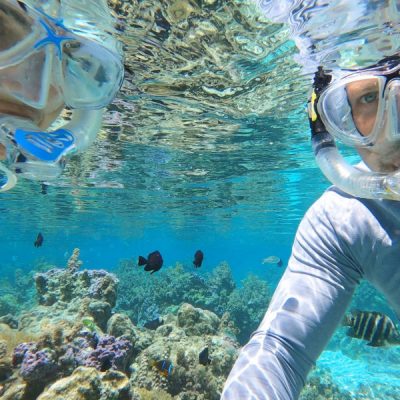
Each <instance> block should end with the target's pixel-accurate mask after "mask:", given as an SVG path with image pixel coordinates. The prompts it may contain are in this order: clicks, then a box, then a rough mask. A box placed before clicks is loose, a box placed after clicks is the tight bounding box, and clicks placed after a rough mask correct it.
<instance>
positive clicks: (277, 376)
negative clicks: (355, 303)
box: [221, 187, 400, 400]
mask: <svg viewBox="0 0 400 400" xmlns="http://www.w3.org/2000/svg"><path fill="white" fill-rule="evenodd" d="M362 278H365V279H367V280H369V281H370V282H371V283H372V284H373V285H374V286H375V287H376V288H377V289H378V290H380V291H381V292H382V293H383V294H384V295H385V296H386V298H387V300H388V301H389V303H390V304H391V306H392V307H393V308H394V311H395V312H396V313H397V315H400V313H399V311H400V202H397V201H386V200H383V201H375V200H365V199H357V198H354V197H351V196H349V195H346V194H344V193H343V192H341V191H339V190H338V189H337V188H335V187H332V188H330V189H328V190H327V191H326V192H325V193H324V194H323V195H322V196H321V198H320V199H319V200H317V201H316V202H315V203H314V204H313V206H312V207H311V208H310V209H309V210H308V212H307V213H306V215H305V216H304V218H303V220H302V222H301V223H300V226H299V228H298V231H297V234H296V238H295V241H294V244H293V249H292V255H291V257H290V260H289V263H288V267H287V269H286V271H285V273H284V275H283V277H282V279H281V281H280V282H279V285H278V287H277V289H276V291H275V293H274V295H273V298H272V300H271V303H270V305H269V308H268V310H267V313H266V314H265V317H264V319H263V321H262V322H261V324H260V326H259V328H258V330H257V331H256V332H254V334H253V335H252V337H251V339H250V341H249V343H248V344H247V345H246V346H245V347H244V348H243V349H242V351H241V353H240V355H239V358H238V359H237V361H236V363H235V365H234V367H233V369H232V371H231V373H230V375H229V377H228V380H227V382H226V384H225V387H224V391H223V393H222V397H221V399H222V400H264V399H268V400H278V399H279V400H293V399H297V398H298V396H299V394H300V391H301V389H302V388H303V386H304V383H305V380H306V377H307V374H308V372H309V371H310V369H311V367H312V366H313V365H314V364H315V361H316V359H317V358H318V356H319V355H320V353H321V352H322V350H323V349H324V347H325V346H326V344H327V343H328V341H329V339H330V337H331V336H332V334H333V332H334V330H335V328H336V327H337V326H338V324H339V323H340V321H341V320H342V318H343V315H344V313H345V311H346V308H347V306H348V305H349V303H350V300H351V296H352V294H353V292H354V289H355V287H356V285H357V284H358V282H359V281H360V280H361V279H362Z"/></svg>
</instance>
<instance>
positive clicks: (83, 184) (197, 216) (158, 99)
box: [0, 1, 400, 399]
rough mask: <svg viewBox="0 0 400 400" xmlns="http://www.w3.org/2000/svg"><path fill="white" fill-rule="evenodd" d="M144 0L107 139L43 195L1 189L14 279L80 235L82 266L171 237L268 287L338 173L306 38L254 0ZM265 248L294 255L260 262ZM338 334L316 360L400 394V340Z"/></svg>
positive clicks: (175, 258) (8, 274) (339, 377)
mask: <svg viewBox="0 0 400 400" xmlns="http://www.w3.org/2000/svg"><path fill="white" fill-rule="evenodd" d="M139 3H140V6H139V5H138V4H136V3H135V4H133V3H132V4H131V3H129V2H126V3H124V2H115V4H120V5H121V4H123V5H124V7H123V8H119V7H117V6H115V10H116V13H117V15H118V16H119V19H120V24H121V27H120V32H119V34H120V36H121V39H122V40H123V41H124V44H125V51H126V65H127V67H128V68H127V76H126V81H125V83H124V87H123V89H122V91H121V93H120V95H119V96H118V98H117V99H116V100H115V101H114V102H113V104H112V105H110V107H109V109H108V111H107V114H106V116H105V122H104V125H103V129H102V132H101V133H100V134H99V138H98V140H97V141H96V143H95V145H94V146H93V147H92V148H91V149H90V150H89V151H88V153H87V154H85V155H84V156H82V157H81V158H76V159H73V160H72V161H71V163H70V164H69V165H68V167H67V170H66V173H65V175H64V177H63V178H62V179H61V180H60V181H59V182H56V183H50V184H49V186H48V188H47V191H46V193H45V194H43V193H41V190H42V189H41V186H40V184H38V183H35V182H28V181H21V182H20V183H19V184H18V186H17V187H16V188H15V189H14V190H12V191H10V192H7V193H5V194H2V196H1V200H0V207H1V214H0V215H1V217H0V218H1V220H0V221H1V224H2V229H1V231H0V239H1V240H0V251H1V253H0V254H1V256H0V268H1V272H2V278H3V279H7V278H9V279H10V280H11V282H13V279H14V272H15V271H16V270H17V269H21V270H22V271H23V272H22V274H24V275H25V276H26V277H28V276H29V274H30V273H31V272H32V271H35V270H36V269H37V268H38V267H39V265H43V264H46V265H51V266H56V267H61V268H64V267H65V265H66V264H67V261H68V259H69V258H70V257H71V255H72V252H73V250H74V249H75V248H77V247H78V248H79V249H80V259H81V260H82V261H83V268H89V269H105V270H107V271H114V272H115V271H118V268H119V267H120V264H121V262H123V261H129V262H131V263H132V265H133V267H132V268H134V267H136V264H135V263H136V261H137V258H138V256H139V255H142V256H147V254H149V253H150V252H152V251H154V250H159V251H160V252H161V254H162V255H163V258H164V266H163V268H162V270H163V271H164V270H165V271H172V270H173V268H174V267H175V265H176V264H177V263H178V264H182V265H183V266H184V268H185V271H189V272H194V270H193V267H192V261H193V254H194V252H195V251H196V250H197V249H202V250H203V252H204V255H205V257H204V261H203V265H202V267H201V269H200V270H197V271H196V273H198V274H199V275H200V276H201V277H205V276H207V274H208V273H212V272H213V271H215V268H216V267H217V266H218V265H220V264H221V263H222V262H227V263H228V264H229V266H230V268H231V271H232V276H233V278H234V281H235V283H236V284H237V286H238V287H240V286H241V281H242V280H243V279H245V278H247V277H248V276H249V275H250V274H253V275H255V276H257V277H258V278H259V279H260V280H262V281H263V282H267V284H268V286H269V288H270V292H271V293H272V291H273V289H274V287H275V286H276V284H277V282H278V281H279V278H280V277H281V275H282V273H283V271H284V268H285V266H286V265H287V261H288V258H289V256H290V252H291V246H292V242H293V238H294V235H295V232H296V229H297V226H298V224H299V222H300V220H301V218H302V216H303V215H304V213H305V211H306V210H307V208H308V207H309V206H310V205H311V204H312V203H313V202H314V201H315V200H316V199H317V198H318V197H319V196H320V194H321V193H322V192H323V191H324V190H325V189H326V188H327V187H328V186H329V183H328V182H327V181H326V180H325V178H324V177H323V176H322V174H321V173H320V171H319V169H318V168H317V167H316V165H315V162H314V159H313V156H312V153H311V147H310V143H309V132H308V121H307V117H306V113H305V112H304V110H305V107H306V102H307V96H308V91H309V83H310V75H309V74H307V73H305V72H304V71H302V70H301V68H300V67H299V64H298V63H297V62H296V61H295V60H296V57H298V56H299V51H298V50H296V46H295V43H294V42H293V40H291V38H290V36H289V34H290V32H289V30H288V29H287V27H285V26H283V25H281V24H273V23H271V22H268V21H267V20H266V19H265V17H264V16H263V15H262V14H261V13H260V11H257V10H258V9H257V7H256V6H255V4H254V3H252V2H250V1H229V2H219V1H217V2H212V1H210V2H205V4H200V2H198V3H194V2H193V4H192V2H188V3H185V2H183V3H179V4H180V5H181V7H182V9H181V10H180V11H181V12H182V13H183V14H179V13H178V12H177V11H176V10H175V11H174V12H175V14H171V13H172V11H173V10H172V11H171V7H172V2H168V4H169V8H168V7H167V6H166V5H165V4H167V3H165V2H164V3H163V2H160V3H158V2H139ZM189 3H190V4H191V6H190V7H191V9H190V7H189V8H188V6H187V4H189ZM267 3H268V2H267ZM176 4H178V2H176ZM182 4H186V6H183V5H182ZM199 4H200V5H199ZM135 7H137V8H135ZM176 7H178V6H176ZM185 7H186V8H185ZM178 8H179V7H178ZM122 10H123V11H122ZM157 10H161V11H160V13H161V14H157V12H158V11H157ZM182 10H183V11H182ZM193 10H194V11H193ZM150 11H152V12H150ZM156 11H157V12H156ZM185 12H186V13H187V15H186V18H184V17H180V16H179V15H185ZM160 15H163V16H164V19H162V18H161V17H160ZM133 16H134V17H135V18H134V19H132V18H133ZM157 16H158V17H157ZM156 17H157V18H156ZM133 20H134V21H135V22H134V23H133V22H132V21H133ZM165 21H168V23H169V24H173V23H175V25H174V26H175V28H174V29H172V28H170V27H169V28H168V26H167V23H166V22H165ZM150 22H151V23H150ZM201 32H203V33H201ZM375 33H376V32H375V31H374V32H373V34H375ZM188 43H189V44H190V46H189V45H188ZM188 48H189V50H188ZM38 232H41V233H42V234H43V236H44V243H43V245H42V246H41V247H39V248H35V247H34V246H33V242H34V241H35V239H36V236H37V234H38ZM268 256H278V257H280V258H281V259H282V261H283V267H281V268H279V267H277V266H276V265H272V264H271V265H269V264H263V263H262V260H263V259H264V258H266V257H268ZM124 276H125V275H124ZM152 278H153V276H150V275H149V276H147V277H146V278H145V279H148V280H150V279H152ZM144 282H145V285H146V281H144ZM32 287H33V281H32ZM1 290H3V293H5V289H4V288H3V289H1V288H0V294H1ZM7 290H8V289H7ZM266 301H267V300H266ZM379 301H380V300H377V301H376V307H379V306H380V305H381V303H380V302H379ZM173 305H174V306H175V305H177V304H171V306H173ZM373 305H374V303H372V304H371V303H369V304H368V308H371V307H372V306H373ZM265 306H266V305H265ZM366 306H367V305H366ZM372 308H373V307H372ZM264 310H265V307H264V308H263V306H262V305H260V308H259V311H260V313H261V314H262V313H263V312H264ZM261 314H260V315H261ZM134 322H137V321H134ZM337 335H338V336H337V338H336V339H334V340H333V341H334V343H333V344H330V347H329V348H328V349H327V351H325V352H324V353H323V354H322V356H321V358H320V360H319V362H318V367H319V368H321V369H326V368H329V369H330V374H331V376H332V382H333V383H335V384H337V385H338V387H339V388H340V389H341V390H347V391H349V392H350V393H351V394H352V396H353V398H377V399H378V398H379V399H380V398H387V399H389V398H396V396H397V392H396V390H399V387H400V382H398V366H397V365H398V361H399V356H400V354H399V353H398V352H397V351H396V350H392V349H390V350H386V349H385V350H382V349H375V348H367V346H365V343H353V344H352V346H354V347H351V346H350V350H348V349H349V346H348V343H347V342H346V343H347V344H346V343H342V341H343V340H344V338H345V335H344V333H343V331H340V332H338V333H337ZM338 343H339V344H338ZM355 347H356V348H357V351H356V350H355ZM344 348H345V349H347V350H346V351H344V350H343V349H344ZM349 352H350V355H351V356H352V357H349ZM382 358H383V359H384V361H383V362H378V361H377V360H379V359H382ZM385 384H386V386H388V387H389V389H390V393H389V392H383V391H382V389H379V388H380V387H381V386H380V385H385ZM360 385H361V386H360ZM396 388H397V389H396ZM389 389H387V390H389ZM382 393H384V394H382ZM363 396H364V397H363ZM391 396H392V397H391ZM399 396H400V395H399ZM397 398H398V397H397Z"/></svg>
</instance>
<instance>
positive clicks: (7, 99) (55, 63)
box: [0, 0, 123, 191]
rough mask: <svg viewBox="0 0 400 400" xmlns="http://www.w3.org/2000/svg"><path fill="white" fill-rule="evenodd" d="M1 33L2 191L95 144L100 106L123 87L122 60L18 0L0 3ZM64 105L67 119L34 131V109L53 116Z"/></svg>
mask: <svg viewBox="0 0 400 400" xmlns="http://www.w3.org/2000/svg"><path fill="white" fill-rule="evenodd" d="M0 37H1V41H0V145H1V146H2V148H5V151H6V161H5V164H6V165H0V174H3V177H2V179H0V191H5V190H8V189H10V188H11V187H12V186H14V185H15V183H16V176H17V175H20V176H24V177H26V178H30V179H36V180H48V179H52V178H55V177H57V176H58V175H59V174H60V173H61V171H62V170H63V168H64V165H65V161H66V159H67V158H68V157H69V156H70V155H71V154H73V153H79V152H81V151H83V150H85V149H86V148H87V146H88V145H89V144H90V143H92V142H93V141H94V139H95V137H96V134H97V132H98V131H99V129H100V126H101V120H102V112H103V108H104V107H105V106H106V105H107V104H109V103H110V102H111V101H112V99H113V98H114V96H115V94H116V93H117V91H118V90H119V88H120V86H121V84H122V80H123V65H122V60H121V58H120V56H119V55H118V54H117V53H115V54H114V53H113V52H111V51H110V50H108V49H106V48H105V47H103V46H101V45H100V44H99V43H98V42H96V41H92V40H87V39H85V38H84V37H83V36H81V35H77V34H75V33H73V32H71V31H70V30H68V29H67V28H66V27H65V26H64V25H63V23H62V20H58V19H54V18H52V17H49V16H48V15H46V14H44V13H43V12H42V11H41V10H39V9H34V8H31V7H29V6H28V5H26V4H25V3H24V2H21V1H14V0H10V1H2V0H0ZM13 104H15V108H13V107H12V105H13ZM10 105H11V106H10ZM65 105H66V106H69V107H70V108H71V109H72V119H71V121H70V122H69V123H67V124H66V125H64V126H63V127H61V128H60V129H57V130H53V131H43V129H41V128H39V126H38V125H37V124H36V123H38V120H37V118H36V116H37V115H36V114H38V112H39V111H40V112H41V113H43V114H49V111H50V114H51V115H53V114H55V111H56V110H58V111H57V114H58V113H59V107H60V106H61V107H62V106H65ZM4 107H6V108H4ZM7 107H8V108H7ZM10 107H11V108H10ZM24 107H25V108H24ZM17 108H18V110H21V109H24V110H27V111H25V112H20V111H16V109H17ZM32 116H35V117H32ZM55 117H56V115H55V116H54V118H55ZM54 118H52V119H54ZM50 122H51V121H50Z"/></svg>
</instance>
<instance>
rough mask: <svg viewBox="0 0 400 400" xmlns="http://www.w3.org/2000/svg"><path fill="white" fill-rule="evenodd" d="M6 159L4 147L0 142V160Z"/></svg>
mask: <svg viewBox="0 0 400 400" xmlns="http://www.w3.org/2000/svg"><path fill="white" fill-rule="evenodd" d="M5 159H6V148H5V147H4V146H3V145H2V144H0V160H5Z"/></svg>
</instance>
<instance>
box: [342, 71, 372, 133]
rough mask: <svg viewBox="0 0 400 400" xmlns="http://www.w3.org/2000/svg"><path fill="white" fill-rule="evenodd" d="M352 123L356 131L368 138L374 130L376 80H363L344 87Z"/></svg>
mask: <svg viewBox="0 0 400 400" xmlns="http://www.w3.org/2000/svg"><path fill="white" fill-rule="evenodd" d="M346 92H347V99H348V101H349V103H350V107H351V112H352V115H353V121H354V124H355V125H356V128H357V130H358V131H359V132H360V133H361V134H362V135H363V136H368V135H369V134H370V133H371V132H372V131H373V128H374V125H375V122H376V117H377V113H378V106H379V103H378V102H379V81H378V79H374V78H371V79H364V80H360V81H355V82H350V83H348V84H347V85H346Z"/></svg>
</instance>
